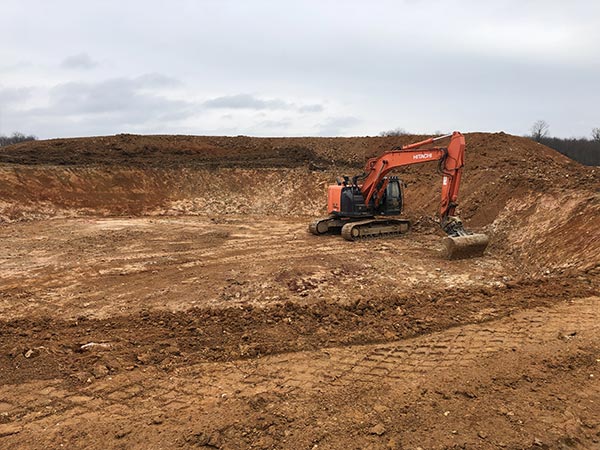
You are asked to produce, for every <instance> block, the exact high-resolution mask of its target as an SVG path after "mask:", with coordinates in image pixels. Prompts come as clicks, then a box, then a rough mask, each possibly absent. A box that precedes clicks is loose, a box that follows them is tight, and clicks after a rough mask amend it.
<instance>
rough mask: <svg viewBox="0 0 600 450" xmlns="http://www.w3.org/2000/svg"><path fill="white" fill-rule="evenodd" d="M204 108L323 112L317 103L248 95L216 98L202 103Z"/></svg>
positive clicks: (321, 106)
mask: <svg viewBox="0 0 600 450" xmlns="http://www.w3.org/2000/svg"><path fill="white" fill-rule="evenodd" d="M204 107H206V108H209V109H213V108H223V109H252V110H257V111H262V110H273V111H274V110H297V111H299V112H302V113H307V112H308V113H312V112H321V111H323V109H324V108H323V105H320V104H318V103H316V104H310V105H296V104H295V103H292V102H287V101H285V100H282V99H280V98H274V99H262V98H258V97H255V96H254V95H250V94H236V95H225V96H222V97H216V98H213V99H210V100H207V101H205V102H204Z"/></svg>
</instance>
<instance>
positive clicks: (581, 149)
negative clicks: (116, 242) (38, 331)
mask: <svg viewBox="0 0 600 450" xmlns="http://www.w3.org/2000/svg"><path fill="white" fill-rule="evenodd" d="M530 132H531V133H530V134H529V135H526V136H525V137H528V138H530V139H533V140H534V141H536V142H539V143H540V144H543V145H546V146H548V147H550V148H552V149H554V150H556V151H558V152H560V153H562V154H563V155H565V156H568V157H569V158H571V159H574V160H575V161H578V162H580V163H581V164H585V165H587V166H599V165H600V128H594V129H592V133H591V139H588V138H558V137H553V136H550V135H549V134H550V125H548V123H547V122H546V121H545V120H537V121H536V122H535V123H534V124H533V125H532V126H531V129H530ZM410 134H411V133H409V132H408V131H406V130H405V129H403V128H395V129H393V130H388V131H382V132H381V133H379V135H380V136H407V135H410ZM434 134H441V133H440V132H437V131H436V132H435V133H434ZM36 139H37V137H36V136H34V135H32V134H29V135H26V134H23V133H19V132H15V133H13V134H12V135H10V136H5V135H0V147H4V146H6V145H12V144H17V143H19V142H26V141H35V140H36Z"/></svg>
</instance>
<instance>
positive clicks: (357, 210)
mask: <svg viewBox="0 0 600 450" xmlns="http://www.w3.org/2000/svg"><path fill="white" fill-rule="evenodd" d="M384 183H385V185H386V186H385V189H384V190H383V193H382V197H381V199H379V201H377V200H376V199H375V198H371V200H370V201H369V205H368V206H367V205H366V204H365V198H364V196H363V193H362V191H361V188H360V186H359V185H358V184H357V183H356V177H355V178H354V179H353V180H352V182H350V179H349V177H346V176H345V177H343V179H338V183H337V185H332V186H329V189H328V192H327V200H328V201H327V206H328V208H327V209H328V213H329V214H332V215H334V216H340V217H352V218H360V217H373V216H374V215H381V216H397V215H399V214H400V213H401V212H402V204H403V201H402V200H403V199H402V195H403V190H402V182H401V181H400V179H399V178H398V177H395V176H392V177H385V178H384V179H383V180H382V186H383V185H384ZM376 203H377V204H376Z"/></svg>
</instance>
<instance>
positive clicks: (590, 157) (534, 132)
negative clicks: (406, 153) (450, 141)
mask: <svg viewBox="0 0 600 450" xmlns="http://www.w3.org/2000/svg"><path fill="white" fill-rule="evenodd" d="M411 134H412V133H410V132H408V131H406V130H405V129H404V128H395V129H393V130H388V131H382V132H381V133H379V136H409V135H411ZM433 134H434V135H436V134H437V135H439V134H442V133H440V132H437V131H436V132H434V133H433ZM524 137H527V138H529V139H532V140H534V141H536V142H539V143H540V144H543V145H545V146H547V147H550V148H552V149H554V150H556V151H557V152H560V153H562V154H563V155H565V156H568V157H569V158H571V159H574V160H575V161H577V162H579V163H581V164H585V165H586V166H599V165H600V128H594V129H592V133H591V138H590V139H588V138H558V137H553V136H550V125H548V123H547V122H546V121H545V120H537V121H536V122H535V123H534V124H533V125H532V126H531V129H530V134H528V135H525V136H524Z"/></svg>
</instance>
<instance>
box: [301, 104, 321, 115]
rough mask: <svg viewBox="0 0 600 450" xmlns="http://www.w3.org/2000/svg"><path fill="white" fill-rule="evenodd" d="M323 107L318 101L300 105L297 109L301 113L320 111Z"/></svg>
mask: <svg viewBox="0 0 600 450" xmlns="http://www.w3.org/2000/svg"><path fill="white" fill-rule="evenodd" d="M324 109H325V108H323V105H320V104H318V103H315V104H314V105H304V106H301V107H300V108H298V111H300V112H302V113H306V112H308V113H312V112H322V111H323V110H324Z"/></svg>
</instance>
